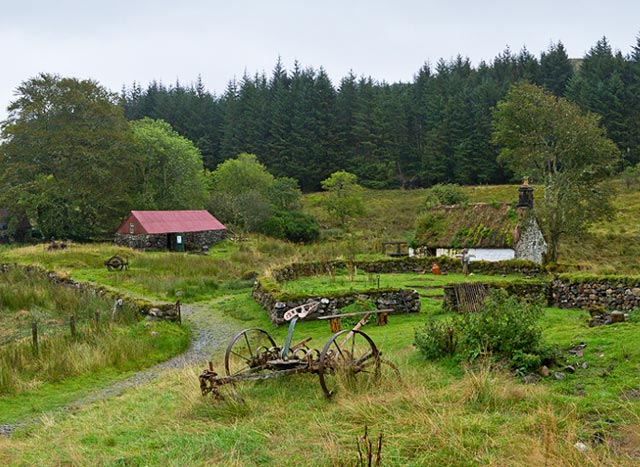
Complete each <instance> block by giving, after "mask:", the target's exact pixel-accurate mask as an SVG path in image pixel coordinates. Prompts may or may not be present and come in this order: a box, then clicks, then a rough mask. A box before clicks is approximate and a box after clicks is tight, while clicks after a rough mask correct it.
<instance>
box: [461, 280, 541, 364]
mask: <svg viewBox="0 0 640 467" xmlns="http://www.w3.org/2000/svg"><path fill="white" fill-rule="evenodd" d="M543 313H544V311H543V309H542V307H541V306H540V305H538V304H535V303H530V302H526V301H520V299H518V298H517V297H515V296H513V295H511V296H510V295H507V293H506V292H504V291H502V290H496V291H493V292H492V294H491V295H490V296H489V298H488V299H487V300H486V301H485V303H484V307H483V310H482V311H481V312H479V313H467V314H464V315H462V324H461V329H462V338H463V341H464V346H465V348H466V349H467V351H468V352H469V355H471V356H474V355H480V354H483V353H489V354H498V355H501V356H504V357H506V358H508V359H509V360H511V359H512V358H513V357H514V355H515V354H516V353H518V352H520V353H525V354H539V353H540V352H541V350H542V347H543V346H542V328H541V327H540V325H539V324H538V321H539V319H540V318H541V317H542V315H543Z"/></svg>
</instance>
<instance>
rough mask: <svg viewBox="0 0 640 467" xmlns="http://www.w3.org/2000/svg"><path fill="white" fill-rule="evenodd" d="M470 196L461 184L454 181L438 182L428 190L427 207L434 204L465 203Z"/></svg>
mask: <svg viewBox="0 0 640 467" xmlns="http://www.w3.org/2000/svg"><path fill="white" fill-rule="evenodd" d="M468 201H469V197H468V196H467V194H466V193H465V192H464V190H463V189H462V187H461V186H460V185H456V184H454V183H438V184H437V185H433V186H432V187H431V188H429V189H428V190H427V197H426V200H425V208H427V209H429V208H432V207H434V206H441V205H452V204H464V203H466V202H468Z"/></svg>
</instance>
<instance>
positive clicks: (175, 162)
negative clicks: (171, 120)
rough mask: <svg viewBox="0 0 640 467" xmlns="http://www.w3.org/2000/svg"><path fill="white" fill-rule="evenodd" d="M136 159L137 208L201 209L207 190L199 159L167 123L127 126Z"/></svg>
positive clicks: (192, 147)
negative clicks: (129, 129) (129, 128)
mask: <svg viewBox="0 0 640 467" xmlns="http://www.w3.org/2000/svg"><path fill="white" fill-rule="evenodd" d="M131 128H132V130H133V142H134V148H135V150H136V156H137V167H138V170H137V177H136V178H137V182H138V196H139V198H138V200H137V202H136V203H135V206H136V208H138V209H202V207H203V206H204V205H205V203H206V199H207V190H206V188H205V177H204V172H203V166H202V156H201V155H200V151H199V150H198V148H196V147H195V145H194V144H193V143H192V142H191V141H189V140H188V139H186V138H183V137H182V136H180V135H179V134H178V133H177V132H176V131H174V130H173V128H171V125H169V124H168V123H167V122H164V121H162V120H152V119H150V118H144V119H142V120H137V121H134V122H132V123H131Z"/></svg>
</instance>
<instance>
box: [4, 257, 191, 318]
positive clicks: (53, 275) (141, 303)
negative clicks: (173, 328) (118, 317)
mask: <svg viewBox="0 0 640 467" xmlns="http://www.w3.org/2000/svg"><path fill="white" fill-rule="evenodd" d="M11 268H20V269H22V270H23V271H25V272H27V273H30V274H39V275H42V276H44V277H46V278H47V279H48V280H49V281H50V282H52V283H53V284H56V285H60V286H63V287H72V288H74V289H76V290H77V291H78V292H79V293H87V294H92V295H97V296H101V297H105V299H107V300H113V301H114V303H115V300H116V299H117V298H118V297H119V298H121V299H122V301H123V304H124V305H126V306H128V307H130V308H132V309H134V310H135V311H137V312H139V313H141V314H143V315H145V316H146V317H147V319H157V320H166V321H178V319H179V315H178V310H177V307H176V304H175V303H152V302H150V301H148V300H144V299H141V298H133V297H128V296H126V295H124V294H119V293H117V292H114V291H112V290H110V289H107V288H105V287H101V286H96V285H94V284H91V283H89V282H80V281H76V280H74V279H71V278H70V277H68V276H67V275H65V274H61V273H57V272H54V271H45V270H44V269H41V268H39V267H36V266H22V265H17V264H14V265H8V264H2V265H0V273H7V272H9V271H10V270H11Z"/></svg>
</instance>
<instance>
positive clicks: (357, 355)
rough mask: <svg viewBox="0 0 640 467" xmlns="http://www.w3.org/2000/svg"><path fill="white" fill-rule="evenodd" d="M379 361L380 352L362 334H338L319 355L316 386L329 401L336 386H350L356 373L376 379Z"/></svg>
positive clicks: (349, 331)
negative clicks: (318, 380) (317, 385)
mask: <svg viewBox="0 0 640 467" xmlns="http://www.w3.org/2000/svg"><path fill="white" fill-rule="evenodd" d="M380 362H381V359H380V351H379V350H378V348H377V347H376V345H375V344H374V343H373V341H372V340H371V338H370V337H369V336H367V335H366V334H365V333H364V332H362V331H351V330H344V331H340V332H338V333H336V334H334V335H333V337H331V339H329V342H327V343H326V344H325V346H324V348H323V349H322V352H321V353H320V364H319V367H318V375H319V376H320V386H322V390H323V391H324V393H325V395H326V396H327V397H329V398H330V397H331V396H333V394H334V393H335V392H336V390H337V389H338V388H339V387H341V386H346V385H348V384H350V383H352V382H353V381H354V380H355V377H356V375H358V374H361V373H362V374H366V375H367V377H368V378H369V377H370V378H372V379H374V378H376V376H378V375H380V372H381V366H380V365H381V363H380ZM385 366H386V365H385Z"/></svg>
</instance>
